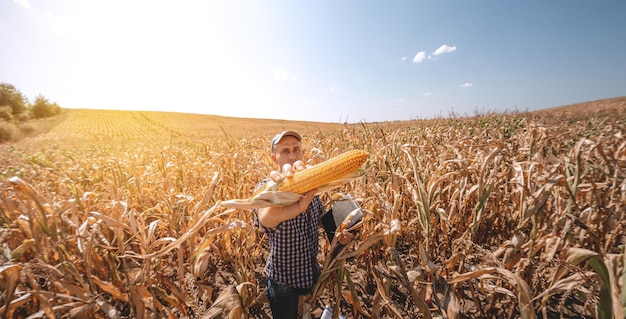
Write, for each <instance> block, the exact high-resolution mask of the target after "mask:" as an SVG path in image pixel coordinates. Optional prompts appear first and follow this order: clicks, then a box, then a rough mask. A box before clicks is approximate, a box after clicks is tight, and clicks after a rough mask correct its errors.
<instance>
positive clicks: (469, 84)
mask: <svg viewBox="0 0 626 319" xmlns="http://www.w3.org/2000/svg"><path fill="white" fill-rule="evenodd" d="M472 86H474V83H470V82H465V83H463V84H461V85H459V87H461V88H469V87H472Z"/></svg>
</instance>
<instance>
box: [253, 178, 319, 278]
mask: <svg viewBox="0 0 626 319" xmlns="http://www.w3.org/2000/svg"><path fill="white" fill-rule="evenodd" d="M266 182H267V180H263V181H261V182H260V183H259V185H257V188H259V187H261V186H262V185H263V184H265V183H266ZM323 212H324V206H323V204H322V201H321V200H320V199H319V197H318V196H315V197H314V198H313V201H312V202H311V204H310V205H309V207H308V208H307V209H306V210H305V211H303V212H301V213H300V214H299V215H298V216H296V217H295V218H293V219H290V220H286V221H284V222H282V223H280V224H278V226H276V227H274V228H266V227H264V226H263V225H260V227H261V229H262V230H263V231H264V232H266V233H267V235H268V237H269V244H270V253H269V256H268V258H267V264H266V266H265V274H266V275H267V277H268V278H270V279H273V280H275V281H278V282H281V283H284V284H287V285H289V286H292V287H294V288H302V289H309V288H311V287H313V285H314V284H315V281H316V280H317V277H318V276H319V274H320V265H319V263H318V262H317V253H318V250H319V233H318V227H319V218H320V216H321V215H322V213H323ZM255 219H256V211H255ZM255 222H256V221H255Z"/></svg>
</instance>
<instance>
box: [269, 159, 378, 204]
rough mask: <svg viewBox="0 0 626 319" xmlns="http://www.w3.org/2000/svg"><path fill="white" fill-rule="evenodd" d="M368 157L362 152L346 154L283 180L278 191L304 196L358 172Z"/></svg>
mask: <svg viewBox="0 0 626 319" xmlns="http://www.w3.org/2000/svg"><path fill="white" fill-rule="evenodd" d="M367 155H368V154H367V152H365V151H361V150H353V151H348V152H345V153H343V154H341V155H338V156H336V157H333V158H331V159H329V160H326V161H324V162H322V163H319V164H317V165H315V166H311V167H309V168H307V169H305V170H303V171H300V172H296V173H295V174H294V175H293V177H288V178H285V179H283V180H282V182H280V184H279V185H278V188H277V189H276V190H278V191H282V192H292V193H297V194H304V193H306V192H308V191H310V190H312V189H315V188H319V187H321V186H324V185H326V184H328V183H330V182H332V181H334V180H337V179H339V178H342V177H345V176H346V175H348V174H350V173H352V172H354V171H356V170H357V169H359V167H361V165H363V163H365V160H366V159H367Z"/></svg>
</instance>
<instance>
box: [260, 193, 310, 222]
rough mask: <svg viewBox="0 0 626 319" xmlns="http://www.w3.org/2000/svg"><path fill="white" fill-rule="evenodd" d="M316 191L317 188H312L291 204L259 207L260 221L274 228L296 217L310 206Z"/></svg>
mask: <svg viewBox="0 0 626 319" xmlns="http://www.w3.org/2000/svg"><path fill="white" fill-rule="evenodd" d="M315 193H317V189H313V190H310V191H308V192H307V193H306V194H305V195H304V196H303V197H302V198H301V199H300V200H299V201H297V202H295V203H293V204H291V205H289V206H279V207H265V208H259V210H258V211H257V217H258V219H259V223H260V224H261V225H263V226H264V227H266V228H274V227H276V226H278V224H280V223H282V222H284V221H286V220H290V219H292V218H295V217H296V216H298V215H300V213H302V212H303V211H305V210H306V209H307V207H309V205H310V204H311V202H312V201H313V198H314V197H315Z"/></svg>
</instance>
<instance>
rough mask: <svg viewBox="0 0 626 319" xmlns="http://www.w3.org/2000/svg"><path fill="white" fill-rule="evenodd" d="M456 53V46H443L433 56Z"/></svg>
mask: <svg viewBox="0 0 626 319" xmlns="http://www.w3.org/2000/svg"><path fill="white" fill-rule="evenodd" d="M454 51H456V46H451V47H449V46H447V45H445V44H444V45H442V46H440V47H439V49H437V50H435V52H433V55H440V54H444V53H451V52H454Z"/></svg>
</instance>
